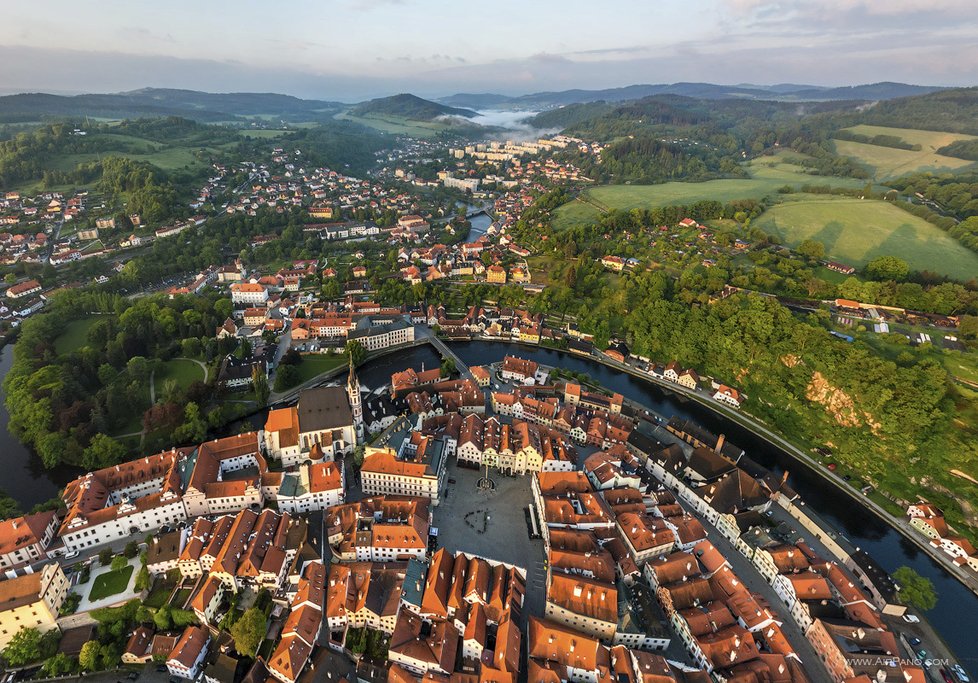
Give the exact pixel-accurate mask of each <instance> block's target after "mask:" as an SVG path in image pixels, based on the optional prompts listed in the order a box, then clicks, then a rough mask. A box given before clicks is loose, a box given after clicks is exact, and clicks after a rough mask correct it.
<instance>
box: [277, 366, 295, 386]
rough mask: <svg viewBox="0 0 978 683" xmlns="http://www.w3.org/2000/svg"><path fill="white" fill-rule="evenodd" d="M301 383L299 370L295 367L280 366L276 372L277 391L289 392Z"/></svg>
mask: <svg viewBox="0 0 978 683" xmlns="http://www.w3.org/2000/svg"><path fill="white" fill-rule="evenodd" d="M298 382H299V369H298V368H297V367H296V366H294V365H279V366H278V370H276V371H275V391H279V392H282V391H287V390H289V389H291V388H292V387H294V386H295V385H296V384H298Z"/></svg>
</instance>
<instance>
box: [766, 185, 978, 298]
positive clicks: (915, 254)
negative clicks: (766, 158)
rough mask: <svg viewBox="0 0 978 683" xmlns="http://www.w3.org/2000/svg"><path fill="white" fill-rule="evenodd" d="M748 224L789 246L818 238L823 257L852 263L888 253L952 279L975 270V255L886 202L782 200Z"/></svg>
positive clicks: (965, 276)
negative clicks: (752, 224)
mask: <svg viewBox="0 0 978 683" xmlns="http://www.w3.org/2000/svg"><path fill="white" fill-rule="evenodd" d="M754 225H755V226H757V227H759V228H761V229H762V230H765V231H767V232H768V233H770V234H772V235H776V236H777V237H779V238H780V239H781V240H782V241H783V242H784V243H785V244H787V245H789V246H796V245H798V244H799V243H800V242H802V241H803V240H806V239H813V240H816V241H818V242H821V243H822V244H823V245H825V254H826V257H827V258H830V259H832V260H835V261H842V262H843V263H849V264H851V265H854V266H860V265H864V264H865V263H867V262H869V261H871V260H872V259H874V258H876V257H877V256H884V255H890V256H897V257H899V258H902V259H904V260H905V261H907V263H909V264H910V267H911V268H914V269H916V270H930V271H933V272H937V273H942V274H946V275H949V276H951V277H954V278H959V279H964V280H966V279H969V278H971V277H974V274H975V273H978V254H975V253H974V252H972V251H969V250H968V249H966V248H965V247H963V246H961V245H960V244H959V243H958V242H956V241H955V240H954V239H952V238H951V237H949V236H948V235H947V233H945V232H944V231H943V230H941V229H940V228H938V227H936V226H934V225H931V224H930V223H928V222H927V221H925V220H923V219H921V218H917V217H916V216H913V215H911V214H909V213H907V212H905V211H903V210H902V209H899V208H897V207H896V206H893V205H892V204H889V203H887V202H882V201H873V200H861V199H846V198H839V197H833V198H828V197H826V198H819V199H804V200H799V201H788V202H785V203H783V204H778V205H777V206H774V207H772V208H770V209H768V210H767V211H766V212H764V214H763V215H761V216H760V217H759V218H758V219H757V220H756V221H754Z"/></svg>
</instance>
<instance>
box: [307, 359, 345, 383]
mask: <svg viewBox="0 0 978 683" xmlns="http://www.w3.org/2000/svg"><path fill="white" fill-rule="evenodd" d="M348 362H349V361H348V360H347V359H346V354H332V353H329V354H325V353H323V354H319V353H307V354H304V355H303V356H302V362H301V363H299V382H300V383H302V382H308V381H309V380H311V379H312V378H313V377H316V376H317V375H321V374H322V373H324V372H329V371H330V370H333V369H335V368H338V367H340V366H341V365H346V364H347V363H348Z"/></svg>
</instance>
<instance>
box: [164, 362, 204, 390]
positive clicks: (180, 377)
mask: <svg viewBox="0 0 978 683" xmlns="http://www.w3.org/2000/svg"><path fill="white" fill-rule="evenodd" d="M171 379H172V380H174V381H175V382H176V383H177V386H179V387H180V388H181V389H186V388H187V387H189V386H190V385H191V384H193V383H194V382H196V381H197V380H200V381H201V382H203V381H204V371H203V369H202V368H201V367H200V366H199V365H197V364H196V363H194V362H193V361H191V360H187V359H185V358H174V359H173V360H168V361H166V362H165V363H161V364H160V366H159V367H158V368H157V370H156V374H155V375H154V376H153V383H154V384H155V385H156V395H157V398H158V397H159V395H160V394H161V393H162V391H163V387H164V386H165V385H166V382H168V381H169V380H171Z"/></svg>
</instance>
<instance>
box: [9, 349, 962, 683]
mask: <svg viewBox="0 0 978 683" xmlns="http://www.w3.org/2000/svg"><path fill="white" fill-rule="evenodd" d="M450 346H451V348H452V350H453V351H454V352H455V353H456V354H458V356H459V357H460V358H461V359H462V360H463V361H465V363H466V364H468V365H485V364H487V363H493V362H498V361H501V360H502V359H503V356H505V355H506V354H513V355H518V356H520V357H522V358H530V359H532V360H535V361H537V362H539V363H542V364H544V365H551V366H558V367H563V368H567V369H569V370H574V371H576V372H584V373H587V374H588V375H590V376H591V377H592V378H593V379H594V381H595V382H597V383H598V384H601V385H602V386H605V387H608V388H609V389H612V390H614V391H617V392H620V393H621V394H622V395H623V396H626V397H627V398H630V399H632V400H634V401H637V402H639V403H642V404H644V405H646V406H648V407H649V408H652V409H653V410H655V411H656V412H659V413H661V414H663V415H667V416H668V415H679V416H681V417H686V418H690V419H692V420H695V421H696V422H698V423H699V424H701V425H703V426H704V427H706V428H707V429H709V430H710V431H712V432H714V433H717V434H720V433H723V434H726V435H727V438H728V439H729V440H730V441H732V442H733V443H735V444H736V445H738V446H740V447H741V448H743V449H745V450H746V451H747V453H748V454H749V455H750V457H751V458H753V459H754V460H755V461H757V462H759V463H760V464H762V465H764V466H765V467H768V468H770V469H772V470H774V471H776V472H778V473H781V472H783V471H784V470H785V469H787V470H788V471H789V478H788V480H789V482H790V484H791V486H792V487H793V488H794V489H795V490H796V491H797V492H798V493H799V494H801V496H802V498H803V499H804V500H805V502H806V504H807V505H810V506H811V507H812V509H814V510H816V511H817V512H818V513H819V515H820V516H821V517H822V518H823V519H825V520H826V521H828V522H829V523H831V524H832V525H834V526H835V528H836V529H837V530H838V531H840V532H842V534H844V535H845V536H846V537H847V538H848V539H849V541H850V542H851V543H852V544H853V545H855V546H857V547H859V548H861V549H863V550H865V551H866V552H867V553H869V554H870V555H871V556H872V557H873V558H874V559H875V560H876V561H877V562H878V563H879V564H880V566H882V567H883V568H884V569H886V570H887V571H890V572H892V571H894V570H895V569H896V568H897V567H900V566H903V565H906V566H909V567H912V568H913V569H914V570H916V571H917V572H918V573H919V574H921V575H922V576H926V577H927V578H929V579H930V580H931V581H933V582H934V586H935V587H936V589H937V593H938V601H937V606H936V607H935V608H934V609H933V610H931V611H930V612H928V613H927V617H928V619H929V621H930V622H931V624H932V625H933V626H934V627H935V628H936V629H937V630H938V631H939V632H940V633H941V635H942V636H943V638H944V639H945V640H946V641H947V642H948V644H949V645H950V646H951V648H952V649H953V650H954V652H955V653H956V654H957V655H958V656H959V657H960V658H961V664H962V666H964V667H965V668H967V669H968V670H969V671H973V672H974V671H978V646H976V644H975V635H976V634H978V596H976V595H975V594H974V593H972V592H971V591H970V590H968V589H967V588H965V587H964V586H963V585H962V584H961V583H960V582H958V581H957V580H956V579H955V578H953V577H952V576H951V575H949V574H948V573H947V572H945V571H944V569H943V568H941V566H940V565H938V564H937V563H936V562H934V561H933V560H932V559H931V558H930V557H929V556H928V555H927V554H926V553H924V552H923V551H921V550H920V549H919V548H917V546H915V545H914V544H913V543H911V542H910V541H908V540H906V539H905V538H904V537H903V536H902V535H901V534H900V533H899V532H897V531H896V530H894V529H893V528H891V527H890V526H889V525H887V524H885V523H884V522H882V521H881V520H879V519H878V518H877V517H876V516H875V515H873V514H872V513H870V512H869V511H867V510H866V509H864V508H862V507H860V506H859V505H858V504H857V503H854V502H853V500H852V499H850V498H849V497H848V496H847V495H846V494H844V493H842V492H841V491H839V490H838V489H836V488H835V487H834V486H832V485H831V484H829V483H827V482H826V481H825V480H823V479H822V478H821V477H819V476H818V475H816V474H814V473H813V472H812V471H811V470H810V469H808V467H807V466H805V465H802V464H800V463H798V462H797V461H795V460H793V459H792V458H791V457H790V456H789V455H787V454H786V453H784V452H783V451H781V450H780V449H778V448H777V447H775V446H773V445H772V444H770V443H768V442H767V441H765V440H764V439H762V438H760V437H759V436H756V435H755V434H753V433H752V432H750V431H748V430H746V429H744V428H743V427H740V426H739V425H737V424H736V423H733V422H731V421H729V420H727V419H726V418H724V417H722V416H720V415H717V414H715V413H713V412H712V411H710V410H709V409H708V408H706V407H705V406H702V405H700V404H698V403H696V402H693V401H688V400H685V399H682V398H680V397H678V396H676V395H675V394H673V393H671V392H669V391H667V390H665V389H663V388H661V387H659V386H657V385H655V384H652V383H650V382H646V381H644V380H641V379H638V378H637V377H633V376H632V375H629V374H627V373H622V372H619V371H617V370H614V369H612V368H609V367H608V366H605V365H602V364H601V363H598V362H597V361H594V360H591V359H587V358H581V357H579V356H575V355H572V354H568V353H564V352H561V351H554V350H551V349H545V348H531V347H527V346H522V345H516V344H504V343H496V342H459V343H452V344H450ZM12 354H13V350H12V348H11V347H9V346H8V347H6V348H4V349H3V350H2V351H0V378H2V377H3V376H5V375H6V373H7V371H8V370H9V369H10V364H11V362H12ZM440 362H441V359H440V357H439V356H438V354H437V353H436V352H435V351H434V349H432V348H431V347H430V346H427V345H425V346H419V347H415V348H413V349H409V350H407V351H405V352H403V353H396V354H390V355H387V356H383V357H381V358H379V359H377V360H374V361H371V362H368V363H366V364H365V365H364V366H363V367H362V368H360V369H359V370H358V375H359V378H360V382H361V383H362V384H363V385H364V386H365V387H367V388H368V389H370V390H374V389H377V388H378V387H380V386H383V385H386V384H387V383H388V382H389V381H390V376H391V374H392V373H394V372H398V371H400V370H404V369H406V368H409V367H412V368H416V369H420V368H421V367H422V365H424V367H427V368H432V367H436V366H438V365H439V363H440ZM0 398H2V394H0ZM8 421H9V416H8V415H7V411H6V408H5V407H4V406H3V405H2V404H0V460H2V463H3V466H4V472H5V474H4V476H3V477H2V483H0V488H3V489H4V490H5V491H7V492H8V493H9V494H10V495H11V496H13V497H14V498H15V499H16V500H17V501H18V502H19V503H20V504H21V506H22V507H30V506H32V505H34V504H35V503H38V502H42V501H45V500H48V499H49V498H51V497H52V496H54V495H56V494H57V493H58V490H59V488H60V487H61V486H63V485H64V484H65V483H66V482H67V481H69V480H70V479H71V478H72V477H73V476H76V471H73V470H72V468H63V469H61V468H59V469H56V470H52V471H48V470H45V469H44V468H43V466H42V465H41V463H40V460H39V459H38V458H37V457H36V456H34V455H33V454H32V453H31V452H30V451H29V450H28V449H26V448H25V447H24V446H23V445H22V444H21V443H20V442H19V441H17V440H16V439H15V438H14V437H13V436H11V435H10V434H9V433H8V432H7V423H8ZM263 422H264V417H263V415H261V414H259V415H256V416H254V418H252V420H251V423H252V424H253V425H255V427H256V428H260V426H261V424H262V423H263ZM231 431H234V429H233V426H232V428H231ZM229 433H230V432H229Z"/></svg>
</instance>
